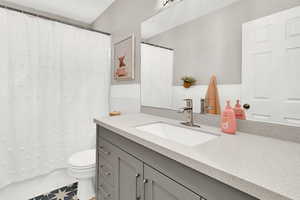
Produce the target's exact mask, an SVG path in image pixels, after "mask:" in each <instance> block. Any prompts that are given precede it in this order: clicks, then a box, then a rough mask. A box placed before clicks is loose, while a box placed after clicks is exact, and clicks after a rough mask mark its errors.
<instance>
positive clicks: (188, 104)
mask: <svg viewBox="0 0 300 200" xmlns="http://www.w3.org/2000/svg"><path fill="white" fill-rule="evenodd" d="M184 101H186V106H187V107H188V108H192V107H193V99H184Z"/></svg>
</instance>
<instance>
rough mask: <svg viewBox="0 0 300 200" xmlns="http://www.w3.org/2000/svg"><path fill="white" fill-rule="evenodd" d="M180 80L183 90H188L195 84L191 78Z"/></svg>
mask: <svg viewBox="0 0 300 200" xmlns="http://www.w3.org/2000/svg"><path fill="white" fill-rule="evenodd" d="M181 80H183V87H185V88H190V87H191V86H192V85H194V84H195V83H196V79H195V78H193V77H191V76H184V77H182V78H181Z"/></svg>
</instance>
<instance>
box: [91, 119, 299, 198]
mask: <svg viewBox="0 0 300 200" xmlns="http://www.w3.org/2000/svg"><path fill="white" fill-rule="evenodd" d="M159 121H160V122H168V123H176V124H178V122H179V121H176V120H171V119H167V118H161V117H157V116H153V115H146V114H141V113H139V114H129V115H123V116H117V117H105V118H100V119H95V123H97V124H99V125H101V126H103V127H104V128H107V129H109V130H111V131H113V132H115V133H117V134H119V135H121V136H123V137H125V138H127V139H130V140H132V141H134V142H136V143H139V144H141V145H143V146H145V147H147V148H149V149H151V150H153V151H156V152H159V153H160V154H162V155H164V156H167V157H169V158H171V159H173V160H176V161H177V162H180V163H182V164H184V165H186V166H188V167H190V168H192V169H195V170H197V171H199V172H201V173H203V174H206V175H208V176H210V177H212V178H214V179H217V180H219V181H221V182H223V183H225V184H227V185H230V186H232V187H234V188H236V189H238V190H240V191H243V192H245V193H248V194H250V195H252V196H254V197H256V198H259V199H262V200H283V199H284V200H286V199H293V200H300V144H298V143H292V142H286V141H281V140H277V139H273V138H267V137H261V136H255V135H250V134H246V133H237V135H234V136H231V135H226V134H222V135H221V136H220V137H219V138H218V139H215V140H212V141H209V142H207V143H204V144H200V145H198V146H195V147H187V146H184V145H182V144H178V143H175V142H172V141H169V140H166V139H163V138H161V137H157V136H154V135H152V134H149V133H146V132H143V131H139V130H137V129H136V128H135V127H136V126H139V125H143V124H147V123H153V122H159ZM202 128H203V129H205V130H209V131H213V132H218V133H220V132H219V130H218V129H216V128H213V127H206V126H202ZM282 134H284V133H282Z"/></svg>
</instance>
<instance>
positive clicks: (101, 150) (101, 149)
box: [99, 147, 110, 156]
mask: <svg viewBox="0 0 300 200" xmlns="http://www.w3.org/2000/svg"><path fill="white" fill-rule="evenodd" d="M99 151H100V152H101V153H104V154H105V155H107V156H109V155H110V152H109V151H104V147H100V148H99Z"/></svg>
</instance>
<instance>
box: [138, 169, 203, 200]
mask: <svg viewBox="0 0 300 200" xmlns="http://www.w3.org/2000/svg"><path fill="white" fill-rule="evenodd" d="M144 178H145V179H144V185H145V187H144V188H145V189H144V192H145V200H200V199H201V198H200V197H199V196H198V195H196V194H195V193H193V192H191V191H190V190H188V189H187V188H185V187H183V186H182V185H180V184H178V183H176V182H175V181H173V180H171V179H170V178H168V177H166V176H164V175H163V174H161V173H159V172H158V171H156V170H154V169H152V168H151V167H149V166H147V165H144ZM201 200H202V199H201ZM203 200H204V199H203Z"/></svg>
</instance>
